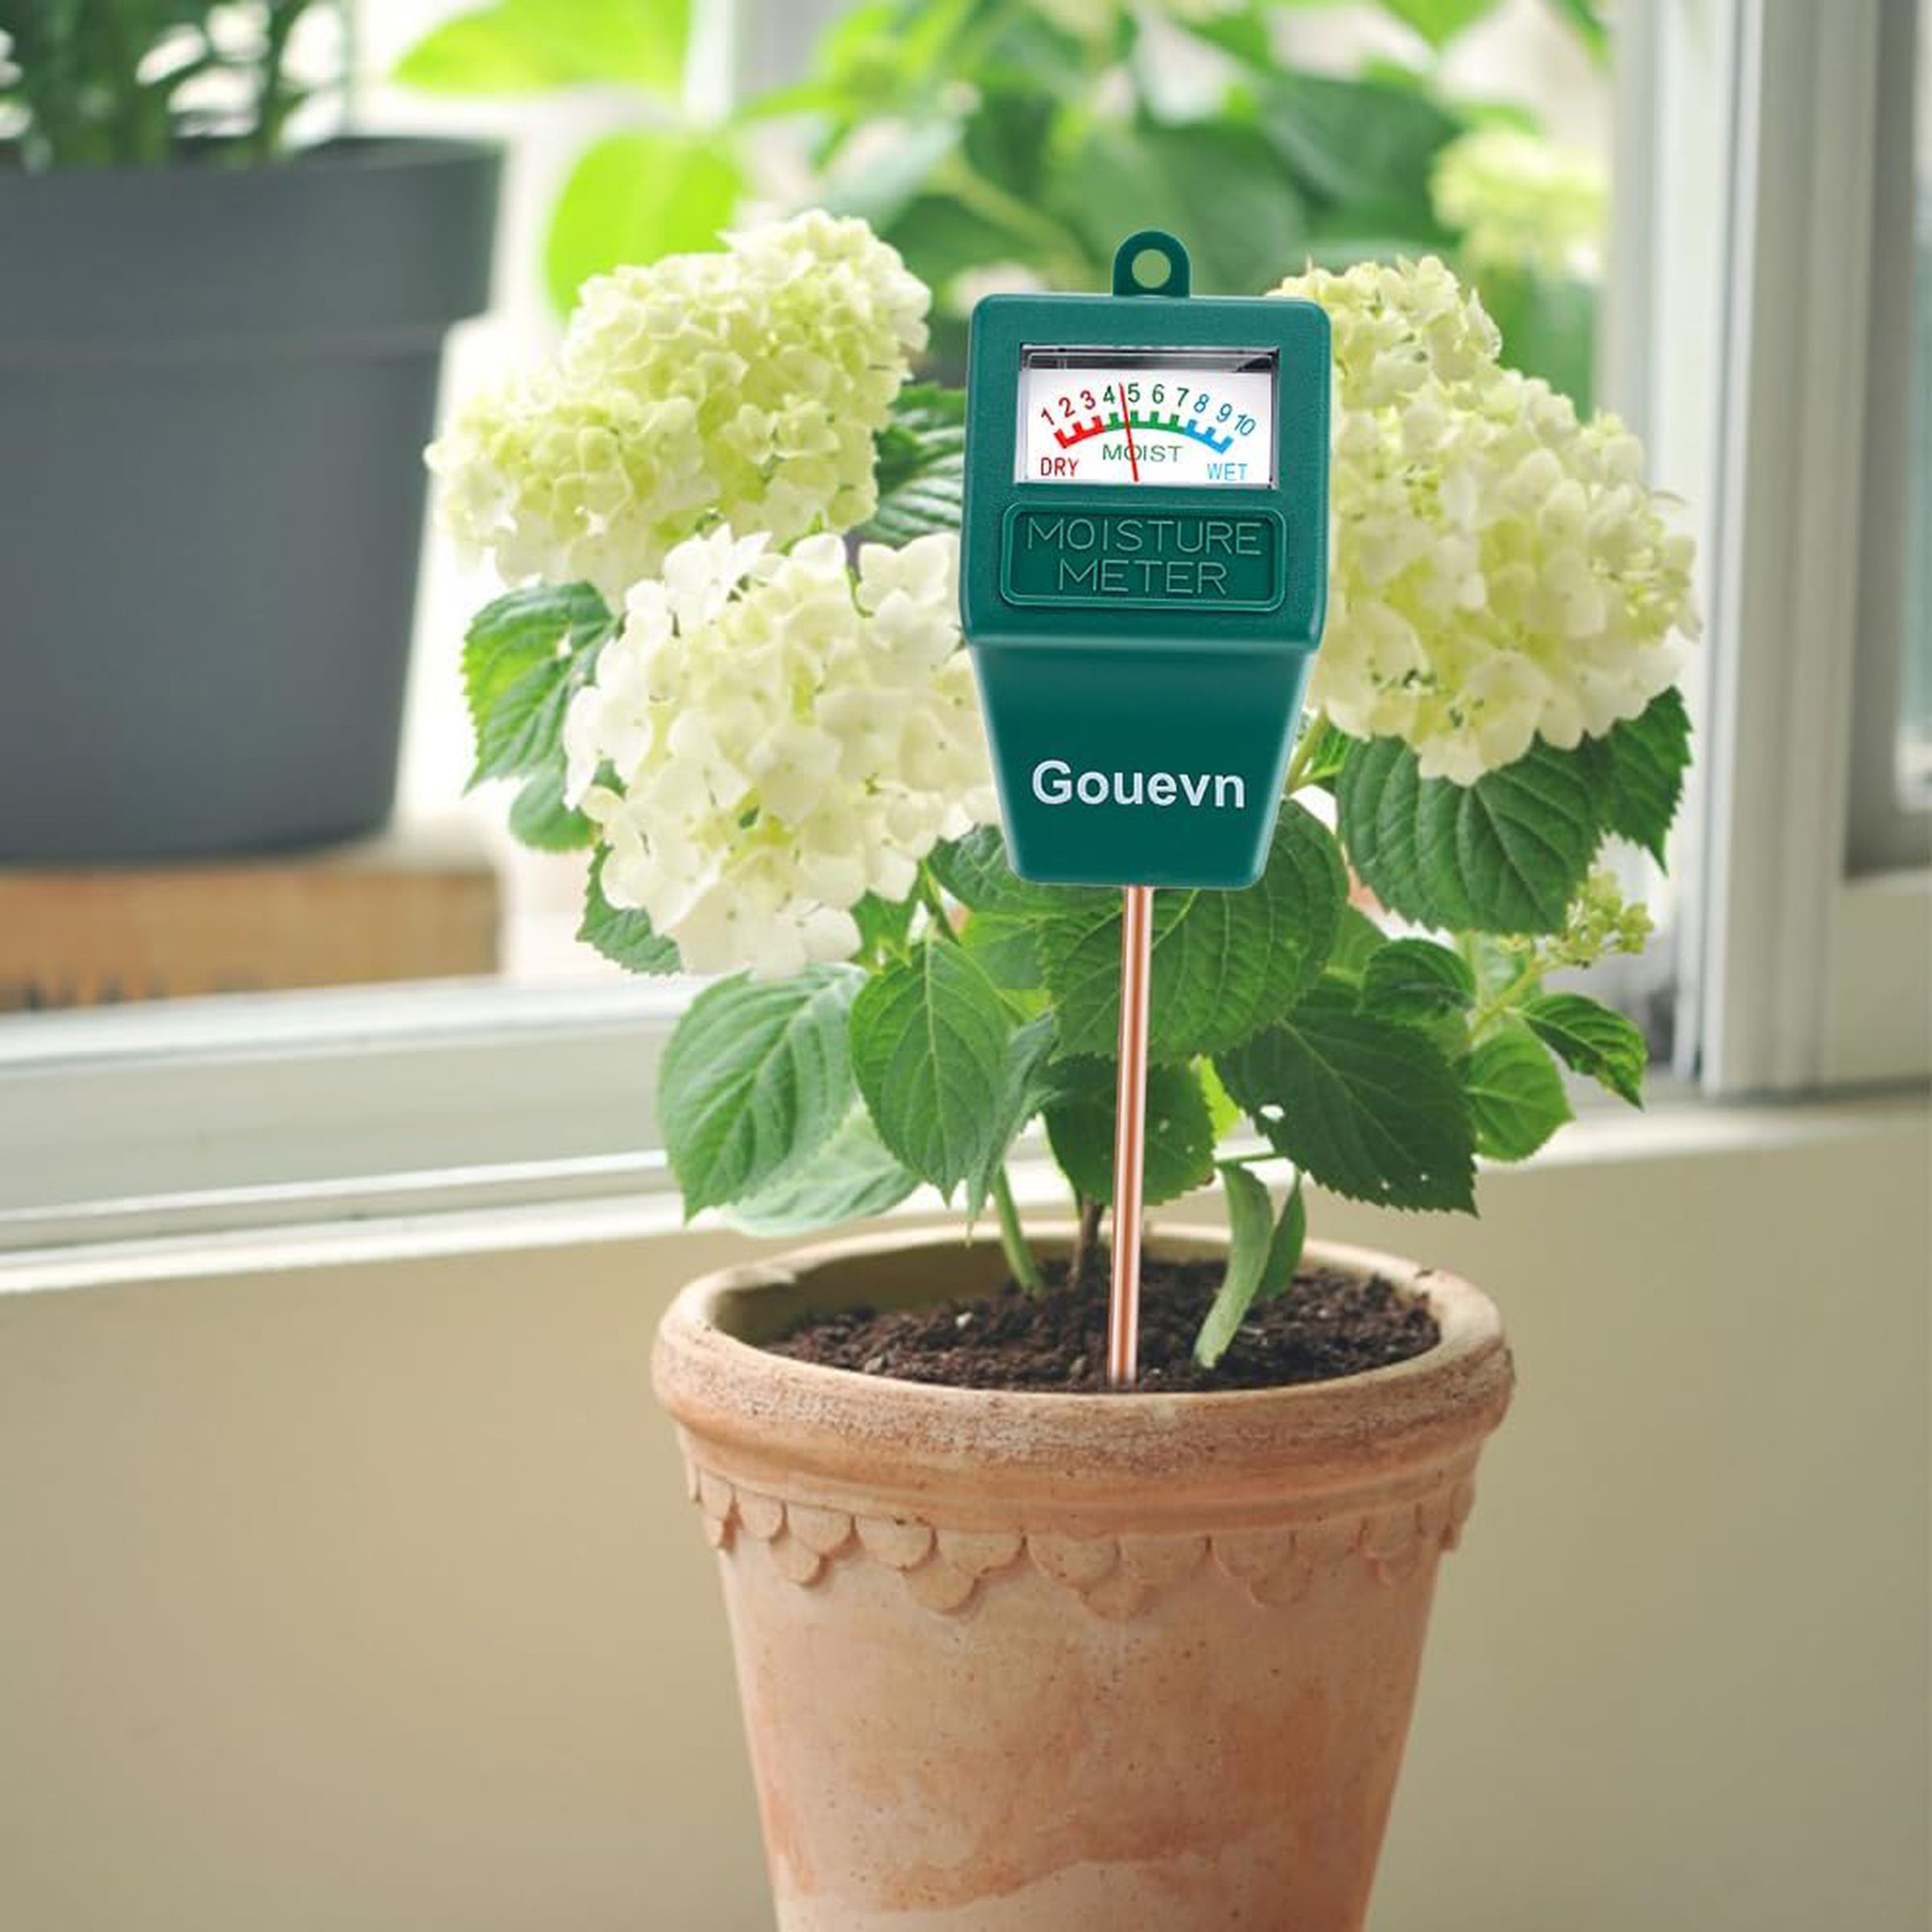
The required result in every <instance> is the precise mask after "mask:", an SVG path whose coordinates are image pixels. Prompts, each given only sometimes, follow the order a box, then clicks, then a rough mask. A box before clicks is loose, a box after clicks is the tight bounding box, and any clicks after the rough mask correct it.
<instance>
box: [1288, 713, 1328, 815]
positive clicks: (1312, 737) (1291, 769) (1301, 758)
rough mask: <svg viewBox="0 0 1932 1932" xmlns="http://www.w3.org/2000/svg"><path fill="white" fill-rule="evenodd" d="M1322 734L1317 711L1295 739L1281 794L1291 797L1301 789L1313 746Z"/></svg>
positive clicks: (1312, 752)
mask: <svg viewBox="0 0 1932 1932" xmlns="http://www.w3.org/2000/svg"><path fill="white" fill-rule="evenodd" d="M1321 736H1322V716H1321V714H1320V713H1319V712H1317V713H1316V714H1315V716H1314V717H1312V718H1311V719H1310V720H1309V721H1308V723H1307V725H1306V726H1305V727H1304V728H1303V729H1302V735H1301V736H1300V737H1298V739H1296V740H1295V743H1294V755H1293V756H1292V757H1291V758H1290V759H1289V761H1288V776H1287V778H1286V779H1285V780H1284V781H1283V782H1282V792H1283V794H1284V795H1286V796H1287V797H1289V798H1293V797H1294V795H1295V793H1296V792H1298V791H1300V790H1301V787H1302V780H1303V779H1305V778H1307V775H1308V765H1309V761H1310V760H1311V758H1313V756H1314V755H1315V746H1316V745H1317V744H1319V742H1320V740H1321Z"/></svg>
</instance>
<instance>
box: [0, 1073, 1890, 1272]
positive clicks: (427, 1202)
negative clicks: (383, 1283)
mask: <svg viewBox="0 0 1932 1932" xmlns="http://www.w3.org/2000/svg"><path fill="white" fill-rule="evenodd" d="M1927 1118H1928V1105H1927V1097H1926V1093H1925V1092H1924V1091H1923V1090H1922V1089H1920V1088H1907V1089H1902V1090H1901V1089H1893V1090H1889V1091H1885V1092H1875V1093H1871V1094H1867V1095H1862V1096H1847V1097H1839V1098H1835V1099H1829V1100H1814V1101H1808V1102H1805V1103H1800V1104H1779V1105H1774V1106H1773V1105H1763V1106H1737V1105H1723V1104H1713V1103H1711V1102H1708V1101H1704V1100H1698V1099H1696V1098H1695V1097H1692V1096H1688V1095H1678V1096H1674V1097H1665V1098H1662V1099H1661V1100H1657V1101H1656V1102H1654V1103H1653V1106H1652V1107H1651V1108H1650V1109H1649V1110H1648V1111H1647V1112H1645V1113H1630V1112H1628V1111H1626V1110H1624V1109H1623V1108H1613V1107H1612V1106H1610V1105H1608V1104H1606V1105H1605V1106H1604V1107H1602V1108H1591V1109H1589V1110H1588V1111H1587V1112H1585V1113H1583V1115H1582V1116H1581V1117H1579V1119H1578V1120H1576V1121H1574V1122H1572V1123H1571V1125H1569V1126H1567V1127H1566V1128H1565V1129H1563V1131H1562V1132H1561V1133H1558V1135H1557V1137H1555V1139H1554V1141H1552V1142H1551V1143H1550V1146H1547V1147H1546V1148H1545V1149H1544V1150H1542V1152H1541V1153H1540V1154H1537V1155H1536V1156H1534V1158H1532V1159H1530V1160H1529V1161H1526V1162H1521V1163H1520V1164H1518V1165H1515V1166H1492V1165H1489V1164H1487V1163H1485V1164H1484V1172H1483V1177H1482V1180H1481V1183H1480V1199H1483V1200H1484V1201H1485V1202H1487V1201H1488V1200H1491V1199H1495V1198H1496V1197H1497V1196H1498V1195H1500V1194H1504V1193H1512V1192H1513V1191H1516V1190H1517V1189H1518V1188H1521V1187H1524V1186H1525V1184H1528V1185H1530V1186H1532V1187H1534V1186H1535V1185H1536V1184H1537V1183H1539V1182H1540V1181H1542V1180H1543V1179H1546V1177H1551V1176H1554V1175H1558V1174H1563V1173H1565V1172H1567V1171H1575V1170H1587V1169H1594V1168H1608V1167H1619V1168H1620V1167H1627V1166H1643V1165H1646V1164H1648V1165H1652V1166H1670V1167H1673V1168H1681V1167H1682V1166H1686V1165H1689V1164H1691V1163H1693V1162H1698V1161H1700V1160H1712V1161H1719V1160H1731V1159H1735V1158H1737V1157H1739V1156H1740V1155H1748V1154H1754V1153H1755V1154H1771V1153H1774V1152H1782V1151H1788V1150H1792V1149H1794V1148H1803V1147H1807V1146H1829V1145H1841V1144H1843V1143H1844V1142H1846V1141H1856V1140H1857V1139H1860V1138H1861V1137H1869V1138H1878V1139H1889V1138H1892V1137H1896V1136H1897V1135H1899V1134H1901V1133H1908V1134H1909V1133H1923V1132H1924V1131H1925V1129H1926V1121H1927ZM1013 1183H1014V1192H1015V1195H1016V1196H1017V1197H1018V1200H1019V1203H1020V1204H1021V1207H1022V1210H1023V1211H1026V1212H1030V1213H1033V1214H1037V1215H1039V1216H1042V1217H1044V1218H1052V1219H1064V1218H1065V1217H1066V1216H1067V1211H1068V1210H1067V1196H1066V1191H1065V1183H1063V1180H1062V1179H1061V1178H1060V1176H1059V1174H1058V1173H1057V1171H1056V1170H1055V1169H1054V1168H1053V1167H1052V1166H1051V1165H1050V1164H1049V1163H1048V1162H1047V1161H1045V1160H1044V1159H1042V1158H1029V1159H1022V1160H1020V1161H1018V1162H1016V1163H1015V1165H1014V1169H1013ZM244 1214H246V1217H247V1218H246V1223H244V1222H243V1220H242V1218H241V1217H242V1216H243V1215H244ZM1220 1216H1221V1206H1220V1196H1219V1195H1218V1193H1217V1192H1216V1191H1215V1190H1213V1189H1212V1188H1208V1189H1203V1190H1201V1191H1199V1192H1198V1193H1196V1194H1195V1195H1191V1196H1189V1197H1187V1199H1184V1200H1182V1201H1179V1202H1175V1203H1171V1204H1170V1205H1169V1206H1167V1207H1166V1208H1161V1209H1159V1210H1158V1211H1157V1214H1156V1218H1157V1219H1158V1220H1167V1221H1170V1222H1174V1223H1182V1224H1199V1223H1203V1222H1205V1223H1213V1222H1216V1221H1218V1220H1220ZM1371 1217H1373V1219H1374V1220H1375V1222H1376V1224H1377V1227H1378V1228H1380V1230H1381V1234H1380V1238H1381V1240H1382V1241H1383V1242H1384V1244H1385V1245H1391V1246H1396V1245H1404V1244H1408V1245H1416V1244H1421V1245H1427V1246H1431V1247H1433V1246H1435V1245H1437V1244H1438V1243H1439V1241H1440V1239H1441V1238H1442V1237H1441V1236H1440V1235H1439V1232H1437V1231H1439V1230H1444V1229H1447V1228H1467V1227H1468V1224H1467V1223H1466V1222H1465V1221H1463V1219H1462V1217H1459V1216H1390V1215H1387V1214H1378V1212H1377V1211H1375V1210H1372V1209H1368V1208H1360V1207H1358V1206H1356V1205H1354V1204H1352V1203H1338V1202H1335V1201H1332V1200H1330V1199H1327V1198H1326V1197H1322V1198H1321V1199H1319V1201H1318V1205H1317V1208H1316V1211H1315V1233H1316V1235H1317V1236H1318V1237H1319V1236H1320V1235H1322V1234H1323V1233H1324V1232H1331V1233H1335V1235H1337V1236H1338V1237H1339V1236H1340V1235H1341V1234H1342V1232H1344V1231H1343V1230H1342V1229H1340V1228H1335V1227H1334V1226H1332V1223H1333V1222H1335V1220H1338V1219H1339V1220H1345V1221H1347V1222H1348V1224H1350V1225H1349V1227H1348V1230H1347V1233H1348V1238H1351V1239H1361V1238H1364V1236H1363V1233H1362V1227H1361V1224H1362V1223H1363V1222H1364V1220H1365V1219H1368V1218H1371ZM43 1219H44V1220H45V1221H46V1224H47V1225H48V1226H49V1227H50V1228H52V1231H53V1232H54V1233H55V1235H56V1238H55V1239H54V1240H52V1241H47V1242H45V1243H43V1244H38V1245H34V1246H31V1247H29V1246H25V1245H19V1246H16V1247H15V1249H14V1250H13V1251H12V1252H11V1253H4V1254H0V1294H33V1293H45V1292H51V1291H55V1290H67V1289H79V1288H90V1287H103V1286H130V1285H133V1284H134V1283H136V1282H167V1281H170V1280H188V1279H192V1280H206V1279H208V1278H214V1277H217V1276H222V1275H236V1274H251V1273H257V1272H260V1271H263V1270H278V1271H279V1270H282V1269H308V1268H316V1267H330V1266H335V1267H342V1266H354V1265H359V1264H363V1265H374V1264H388V1263H394V1262H407V1261H418V1260H430V1259H436V1258H442V1257H452V1256H463V1255H485V1254H493V1255H503V1254H510V1253H531V1254H537V1253H544V1252H546V1251H554V1250H557V1249H572V1248H585V1247H588V1248H599V1247H605V1246H608V1245H610V1244H613V1243H638V1242H647V1243H650V1244H651V1245H652V1249H653V1252H654V1253H656V1254H658V1255H659V1260H658V1265H657V1266H656V1267H655V1268H654V1273H655V1274H663V1272H664V1271H665V1269H667V1267H668V1269H670V1271H671V1273H672V1274H674V1276H675V1275H676V1274H678V1273H679V1257H678V1256H677V1255H676V1254H675V1253H660V1251H661V1250H663V1249H685V1248H687V1249H690V1251H691V1255H692V1257H694V1269H695V1266H696V1265H700V1264H699V1261H698V1259H697V1257H709V1256H711V1255H712V1254H713V1253H715V1252H716V1250H717V1249H719V1248H720V1246H721V1245H732V1246H737V1247H741V1248H743V1249H745V1250H746V1251H748V1252H749V1251H755V1250H757V1249H761V1248H763V1249H777V1248H782V1247H788V1246H798V1245H803V1243H804V1242H805V1241H809V1240H811V1239H815V1238H824V1237H823V1236H792V1237H787V1238H786V1239H783V1240H779V1241H762V1242H761V1241H754V1240H753V1238H752V1237H750V1236H743V1235H740V1234H738V1233H737V1232H735V1231H733V1230H731V1229H730V1228H729V1226H728V1224H726V1223H725V1222H724V1221H723V1220H722V1219H721V1218H720V1217H719V1216H716V1215H713V1214H709V1213H707V1214H703V1215H700V1216H697V1217H696V1220H693V1221H691V1222H687V1221H686V1220H685V1219H684V1216H683V1210H682V1208H681V1206H680V1204H679V1201H678V1199H677V1195H676V1192H675V1188H674V1187H672V1185H671V1181H670V1179H669V1176H668V1174H667V1173H666V1171H665V1169H664V1165H663V1156H662V1155H661V1154H636V1155H632V1156H624V1157H616V1156H613V1157H601V1158H589V1159H576V1160H571V1159H556V1160H551V1161H547V1162H527V1163H522V1164H520V1165H518V1166H511V1167H506V1168H499V1169H492V1170H479V1171H477V1172H474V1173H470V1174H461V1173H447V1174H407V1175H402V1176H398V1177H396V1178H395V1179H393V1180H391V1181H390V1182H387V1183H382V1182H372V1181H368V1180H362V1181H357V1182H354V1183H344V1184H342V1185H341V1186H337V1187H317V1186H306V1187H287V1188H285V1189H279V1190H277V1189H261V1190H255V1191H246V1190H245V1191H222V1192H220V1193H217V1194H214V1195H210V1196H208V1198H206V1199H195V1198H192V1197H189V1198H186V1199H175V1200H171V1201H159V1202H133V1203H109V1204H106V1205H104V1206H103V1207H101V1208H99V1209H97V1210H93V1211H81V1210H76V1211H74V1212H71V1213H70V1214H68V1215H67V1216H64V1217H43ZM957 1219H958V1209H957V1207H956V1206H955V1207H953V1208H947V1206H946V1204H945V1203H943V1202H942V1201H941V1200H940V1199H939V1197H938V1195H936V1194H935V1193H934V1192H933V1191H931V1190H930V1189H922V1190H921V1191H919V1192H918V1193H916V1194H914V1195H913V1196H912V1197H911V1198H910V1199H908V1200H907V1201H906V1202H905V1203H902V1205H901V1206H900V1207H898V1208H895V1209H894V1210H893V1212H891V1214H890V1215H889V1216H885V1217H882V1220H881V1223H880V1224H885V1225H892V1224H902V1225H906V1226H909V1227H910V1226H915V1225H919V1224H930V1223H932V1222H935V1221H945V1220H957ZM0 1225H3V1224H0ZM16 1225H17V1226H24V1222H19V1223H17V1224H16ZM1458 1245H1460V1237H1458ZM702 1265H709V1264H708V1259H707V1260H704V1261H703V1262H702Z"/></svg>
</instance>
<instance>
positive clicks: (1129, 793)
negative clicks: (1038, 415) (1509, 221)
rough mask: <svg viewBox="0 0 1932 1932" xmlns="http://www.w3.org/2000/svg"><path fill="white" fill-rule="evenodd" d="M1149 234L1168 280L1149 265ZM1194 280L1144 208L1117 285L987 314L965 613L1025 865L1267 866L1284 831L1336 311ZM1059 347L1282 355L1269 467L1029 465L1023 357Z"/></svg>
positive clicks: (1050, 872) (974, 372) (1132, 877)
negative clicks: (1180, 481) (1068, 474)
mask: <svg viewBox="0 0 1932 1932" xmlns="http://www.w3.org/2000/svg"><path fill="white" fill-rule="evenodd" d="M1150 250H1151V251H1153V253H1154V255H1155V256H1156V257H1162V258H1165V259H1166V262H1167V264H1168V268H1169V273H1168V275H1167V278H1166V281H1165V282H1164V283H1162V284H1161V285H1160V286H1159V287H1158V288H1150V287H1148V286H1146V284H1145V283H1141V282H1140V281H1138V280H1137V279H1136V277H1135V274H1134V270H1135V266H1136V265H1137V263H1144V262H1146V259H1147V258H1148V251H1150ZM1187 287H1188V270H1187V254H1186V251H1185V250H1183V248H1182V247H1181V246H1180V244H1179V242H1175V241H1174V239H1173V237H1170V236H1168V235H1166V234H1163V233H1160V232H1159V231H1158V230H1154V229H1148V230H1143V231H1142V232H1141V233H1139V234H1137V235H1133V236H1129V237H1128V239H1127V240H1126V241H1125V242H1123V243H1122V244H1121V250H1120V253H1119V254H1118V256H1117V258H1116V261H1115V266H1114V288H1115V291H1116V292H1115V293H1114V294H1113V295H989V296H987V297H985V299H982V300H981V301H980V303H979V304H978V306H977V307H976V308H975V309H974V311H973V315H972V333H971V336H970V341H969V345H968V373H967V425H966V483H965V506H964V518H963V520H962V525H961V555H960V617H961V621H962V622H963V624H964V630H965V634H966V640H967V642H968V644H969V645H970V646H972V651H973V655H974V660H975V664H976V670H977V673H978V676H979V682H980V696H981V699H982V701H983V704H984V708H985V717H986V724H987V729H988V732H989V737H990V740H991V744H992V749H993V765H994V770H995V774H996V776H997V782H998V786H999V793H1000V803H1001V816H1002V818H1003V820H1004V823H1005V832H1006V844H1007V851H1008V856H1009V858H1010V860H1011V861H1012V864H1013V870H1014V871H1015V872H1017V873H1018V874H1019V875H1020V876H1021V877H1022V878H1026V879H1030V880H1034V881H1038V882H1041V883H1044V884H1056V885H1059V884H1064V885H1088V886H1096V885H1097V886H1117V885H1121V886H1124V885H1141V886H1213V887H1228V888H1232V887H1238V886H1248V885H1251V884H1252V883H1253V881H1254V880H1255V879H1256V878H1257V877H1259V876H1260V873H1261V867H1262V865H1263V864H1264V863H1265V860H1266V857H1267V852H1268V846H1269V840H1270V839H1271V838H1272V836H1274V820H1275V815H1276V812H1277V810H1278V807H1279V803H1280V799H1281V791H1282V781H1283V778H1284V775H1285V772H1286V766H1287V761H1288V756H1289V752H1290V748H1291V746H1292V745H1293V742H1294V732H1295V725H1296V720H1297V719H1298V716H1299V715H1300V712H1301V704H1302V694H1303V691H1305V689H1306V687H1307V681H1308V673H1309V670H1310V667H1311V661H1312V659H1313V657H1314V654H1315V647H1316V646H1317V645H1318V644H1319V642H1320V639H1321V634H1322V621H1323V613H1324V609H1325V605H1326V601H1327V580H1328V412H1329V341H1328V318H1327V316H1326V315H1325V314H1324V313H1323V311H1322V310H1321V309H1320V308H1319V307H1318V306H1317V305H1316V304H1315V303H1311V302H1301V301H1293V300H1286V299H1279V298H1276V297H1272V296H1270V297H1265V298H1263V297H1234V298H1228V297H1198V298H1197V297H1193V296H1191V295H1188V293H1187ZM1028 349H1034V350H1036V351H1037V350H1039V349H1067V350H1084V349H1101V350H1106V349H1119V350H1121V351H1124V352H1158V351H1162V350H1177V351H1178V350H1189V349H1191V350H1239V351H1246V352H1252V353H1253V355H1255V356H1257V357H1261V356H1267V355H1272V356H1273V357H1274V365H1275V392H1274V461H1273V464H1272V481H1269V482H1266V483H1244V484H1238V485H1237V484H1230V483H1216V484H1213V485H1204V484H1194V485H1176V484H1173V483H1154V482H1140V483H1136V482H1129V481H1096V482H1092V483H1089V482H1088V481H1084V479H1083V480H1081V481H1055V482H1041V481H1030V480H1024V479H1022V478H1021V477H1018V475H1017V474H1016V471H1017V468H1018V461H1019V456H1020V444H1021V414H1022V405H1021V394H1022V390H1021V381H1022V357H1023V354H1024V352H1026V350H1028ZM1137 467H1138V466H1137ZM1150 553H1153V554H1154V555H1158V556H1159V557H1163V558H1172V559H1176V560H1178V561H1179V563H1180V564H1181V566H1182V567H1181V568H1175V569H1174V570H1171V571H1170V570H1167V569H1166V568H1153V567H1150V564H1148V563H1147V562H1146V559H1148V558H1149V556H1150ZM1203 557H1205V558H1208V559H1212V560H1213V561H1212V564H1211V565H1210V566H1209V567H1208V568H1202V566H1201V565H1200V564H1199V563H1198V562H1192V563H1191V562H1189V561H1188V560H1189V559H1201V558H1203Z"/></svg>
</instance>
